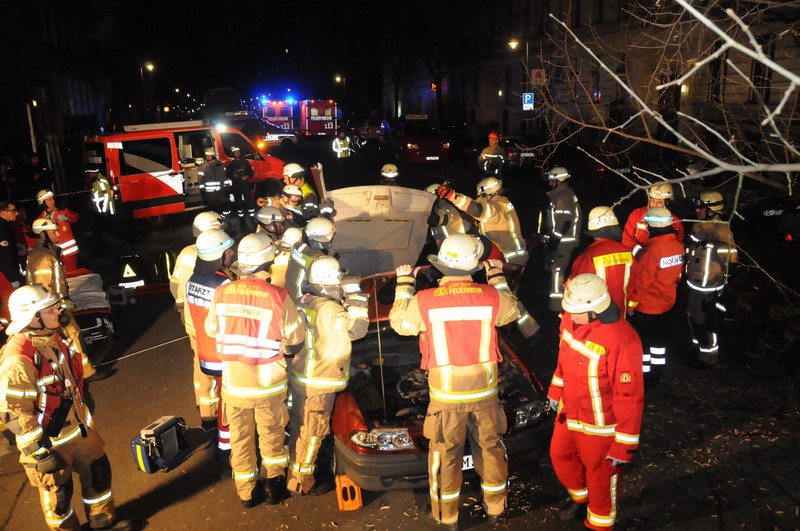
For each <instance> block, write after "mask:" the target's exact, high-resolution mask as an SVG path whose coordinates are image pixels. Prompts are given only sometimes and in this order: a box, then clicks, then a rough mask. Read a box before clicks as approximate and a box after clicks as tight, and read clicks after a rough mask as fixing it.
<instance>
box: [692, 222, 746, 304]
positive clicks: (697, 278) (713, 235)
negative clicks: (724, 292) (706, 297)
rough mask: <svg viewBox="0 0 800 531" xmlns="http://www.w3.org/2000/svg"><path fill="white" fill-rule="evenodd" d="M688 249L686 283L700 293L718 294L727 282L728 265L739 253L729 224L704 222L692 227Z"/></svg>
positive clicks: (734, 260) (737, 257)
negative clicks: (715, 292)
mask: <svg viewBox="0 0 800 531" xmlns="http://www.w3.org/2000/svg"><path fill="white" fill-rule="evenodd" d="M688 241H689V243H688V245H687V247H686V253H687V262H686V284H687V285H688V286H689V288H691V289H693V290H695V291H700V292H708V293H710V292H714V291H719V290H721V289H722V288H724V287H725V284H726V283H727V281H728V265H729V264H730V263H731V262H737V261H738V259H739V253H738V251H737V249H736V242H734V241H733V233H732V232H731V228H730V225H728V224H727V223H714V222H705V223H697V224H695V225H694V226H693V227H692V233H691V234H690V235H689V238H688Z"/></svg>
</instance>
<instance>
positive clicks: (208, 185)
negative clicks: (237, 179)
mask: <svg viewBox="0 0 800 531" xmlns="http://www.w3.org/2000/svg"><path fill="white" fill-rule="evenodd" d="M248 166H249V164H248ZM251 171H252V168H251ZM197 174H198V175H199V176H200V189H201V190H202V191H204V192H207V193H210V194H211V193H214V192H221V191H223V190H224V189H225V186H226V184H230V181H228V177H227V175H226V174H225V166H223V165H222V162H221V161H219V160H218V159H214V160H211V161H208V160H207V161H205V162H204V163H203V165H202V166H200V171H199V172H198V173H197ZM226 181H228V182H227V183H226Z"/></svg>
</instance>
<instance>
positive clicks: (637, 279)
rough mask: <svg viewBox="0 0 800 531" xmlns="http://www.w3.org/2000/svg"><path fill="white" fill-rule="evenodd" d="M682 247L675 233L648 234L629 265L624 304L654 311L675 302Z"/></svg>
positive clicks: (645, 311) (640, 310)
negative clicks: (629, 273)
mask: <svg viewBox="0 0 800 531" xmlns="http://www.w3.org/2000/svg"><path fill="white" fill-rule="evenodd" d="M683 260H684V249H683V245H681V243H680V242H679V241H678V240H677V239H676V238H675V234H663V235H661V236H656V237H655V238H651V239H650V242H649V243H648V244H647V246H645V248H644V251H642V252H641V254H640V255H639V257H638V258H637V260H636V263H635V264H634V265H633V269H632V273H631V282H630V285H629V286H628V308H629V309H634V308H635V309H636V310H637V311H639V312H642V313H647V314H653V315H658V314H662V313H665V312H667V311H669V310H670V308H672V307H673V306H674V305H675V297H676V294H677V293H676V287H677V284H678V281H679V280H680V279H681V272H682V271H683Z"/></svg>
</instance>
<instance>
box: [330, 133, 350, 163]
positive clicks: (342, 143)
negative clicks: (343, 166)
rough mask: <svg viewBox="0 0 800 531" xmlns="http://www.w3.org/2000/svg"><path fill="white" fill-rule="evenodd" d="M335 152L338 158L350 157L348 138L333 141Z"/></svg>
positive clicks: (337, 138)
mask: <svg viewBox="0 0 800 531" xmlns="http://www.w3.org/2000/svg"><path fill="white" fill-rule="evenodd" d="M333 151H334V153H336V158H339V159H343V158H346V157H349V156H350V139H349V138H348V137H344V138H339V137H336V138H334V139H333Z"/></svg>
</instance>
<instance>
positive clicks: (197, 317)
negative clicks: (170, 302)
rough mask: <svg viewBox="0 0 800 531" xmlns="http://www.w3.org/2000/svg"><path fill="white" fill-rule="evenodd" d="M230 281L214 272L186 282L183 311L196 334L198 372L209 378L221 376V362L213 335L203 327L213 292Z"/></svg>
mask: <svg viewBox="0 0 800 531" xmlns="http://www.w3.org/2000/svg"><path fill="white" fill-rule="evenodd" d="M230 281H231V279H230V277H229V276H228V275H226V274H225V273H224V272H223V271H214V273H212V274H210V275H198V274H196V273H195V274H193V275H192V276H191V277H189V281H188V282H186V305H185V306H184V307H185V308H187V309H188V310H189V311H188V312H187V311H184V314H188V315H187V319H190V320H191V324H190V325H189V326H192V327H193V328H194V330H195V332H196V333H197V357H198V358H199V359H200V370H201V371H203V374H208V375H210V376H222V360H220V358H219V354H218V353H217V343H216V340H215V339H214V336H213V335H209V334H208V333H206V331H205V327H204V326H203V325H204V323H205V322H206V317H207V316H208V310H209V308H210V307H211V301H212V300H213V299H214V291H215V290H216V289H217V288H218V287H220V286H222V285H223V284H226V283H228V282H230Z"/></svg>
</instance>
